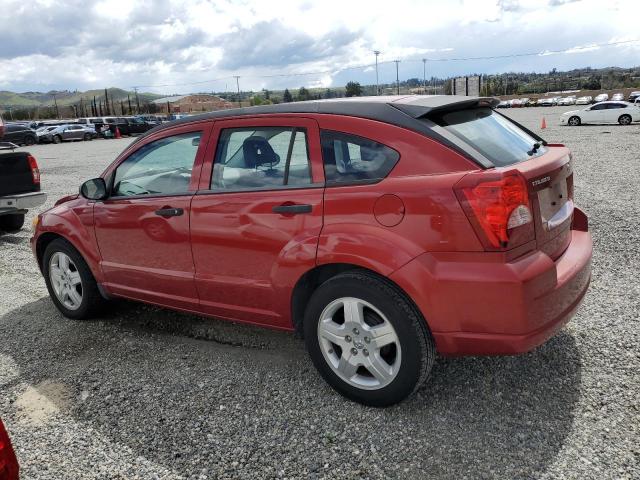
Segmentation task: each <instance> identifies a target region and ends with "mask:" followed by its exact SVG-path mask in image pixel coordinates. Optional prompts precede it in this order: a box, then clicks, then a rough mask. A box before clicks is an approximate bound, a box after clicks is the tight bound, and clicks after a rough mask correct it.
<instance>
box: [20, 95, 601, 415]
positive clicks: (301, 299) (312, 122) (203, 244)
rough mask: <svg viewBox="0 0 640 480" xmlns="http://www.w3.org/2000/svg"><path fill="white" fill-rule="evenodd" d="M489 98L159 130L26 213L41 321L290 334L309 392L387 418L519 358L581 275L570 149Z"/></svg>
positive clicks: (270, 114)
mask: <svg viewBox="0 0 640 480" xmlns="http://www.w3.org/2000/svg"><path fill="white" fill-rule="evenodd" d="M497 103H498V102H497V100H496V99H493V98H474V97H456V96H419V97H418V96H409V97H373V98H359V99H340V100H330V101H316V102H300V103H293V104H291V103H290V104H281V105H270V106H263V107H255V108H247V109H236V110H226V111H219V112H214V113H210V114H204V115H200V116H196V117H189V118H185V119H182V120H179V121H176V122H172V123H169V124H166V125H162V126H159V127H156V128H155V129H153V130H151V131H150V132H148V133H147V134H145V135H143V136H142V137H140V138H139V139H138V140H137V141H135V142H134V143H132V144H131V145H130V146H129V147H128V148H127V149H126V150H125V151H124V152H123V153H122V154H121V155H120V156H119V157H118V158H117V159H116V160H115V161H114V162H113V164H112V165H111V166H110V167H108V168H107V169H106V171H105V172H104V173H103V174H102V175H101V176H100V177H98V178H95V179H92V180H89V181H87V182H85V183H84V184H83V185H82V187H81V189H80V194H79V195H74V196H69V197H65V198H63V199H61V200H59V201H58V202H57V204H56V206H55V207H54V208H52V209H51V210H49V211H47V212H45V213H43V214H42V215H40V216H39V218H38V222H37V225H36V228H35V234H34V236H33V238H32V239H31V244H32V248H33V252H34V254H35V256H36V259H37V261H38V265H39V266H40V269H41V271H42V273H43V275H44V278H45V280H46V283H47V287H48V289H49V293H50V295H51V298H52V300H53V303H54V304H55V305H56V307H57V308H58V309H59V310H60V311H61V312H62V313H63V314H64V315H65V316H67V317H69V318H74V319H83V318H88V317H90V316H91V315H93V314H94V313H96V312H97V311H98V309H99V308H101V307H102V306H103V304H104V302H105V300H107V299H109V298H111V297H126V298H130V299H135V300H140V301H143V302H148V303H153V304H156V305H161V306H164V307H169V308H174V309H177V310H183V311H188V312H193V313H197V314H201V315H209V316H212V317H216V318H221V319H227V320H232V321H237V322H246V323H252V324H256V325H263V326H267V327H272V328H278V329H282V330H292V331H293V330H295V331H298V332H300V333H301V334H302V335H303V336H304V338H305V342H306V345H307V348H308V350H309V354H310V356H311V358H312V360H313V362H314V364H315V365H316V367H317V368H318V370H319V372H320V373H321V375H322V376H323V377H324V378H325V380H326V381H327V382H328V383H329V384H330V385H331V386H332V387H333V388H335V389H336V390H337V391H339V392H340V393H342V394H343V395H345V396H346V397H348V398H351V399H353V400H356V401H359V402H362V403H364V404H368V405H374V406H385V405H390V404H393V403H396V402H399V401H400V400H402V399H404V398H405V397H407V396H408V395H409V394H411V393H412V392H413V391H415V389H416V388H417V387H418V386H419V385H420V384H421V382H422V381H423V380H424V379H425V378H426V377H427V374H428V373H429V370H430V369H431V366H432V364H433V361H434V358H435V355H436V352H438V353H440V354H442V355H503V354H517V353H521V352H526V351H528V350H531V349H532V348H534V347H536V346H537V345H540V344H541V343H543V342H544V341H546V340H547V339H548V338H549V337H551V336H552V335H553V334H554V333H555V332H557V331H558V330H559V329H560V328H561V327H562V326H563V325H564V324H565V323H566V322H567V321H568V320H569V319H570V318H571V316H572V315H573V313H574V312H575V310H576V308H577V307H578V305H579V303H580V301H581V300H582V298H583V296H584V294H585V292H586V291H587V288H588V285H589V280H590V277H591V271H590V260H591V252H592V245H591V236H590V234H589V232H588V227H587V217H586V216H585V214H584V213H583V212H582V211H581V210H579V209H578V208H576V207H575V206H574V203H573V169H572V159H571V153H570V152H569V150H568V149H567V148H565V147H564V146H563V145H551V144H547V143H546V142H545V141H544V140H543V139H541V138H540V137H538V136H537V135H536V134H534V133H532V132H530V131H528V130H527V129H526V128H524V127H523V126H521V125H519V124H517V123H515V122H514V121H512V120H510V119H508V118H506V117H504V116H502V115H500V114H499V113H498V112H496V111H494V107H495V106H496V104H497Z"/></svg>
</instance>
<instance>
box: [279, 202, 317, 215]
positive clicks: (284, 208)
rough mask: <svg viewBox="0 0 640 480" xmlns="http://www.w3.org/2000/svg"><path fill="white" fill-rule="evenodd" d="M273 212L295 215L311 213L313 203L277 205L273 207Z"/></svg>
mask: <svg viewBox="0 0 640 480" xmlns="http://www.w3.org/2000/svg"><path fill="white" fill-rule="evenodd" d="M271 211H272V212H273V213H282V214H285V215H295V214H297V213H311V205H286V204H285V205H277V206H275V207H273V208H272V209H271Z"/></svg>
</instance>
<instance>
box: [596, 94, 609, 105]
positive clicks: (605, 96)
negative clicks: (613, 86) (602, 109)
mask: <svg viewBox="0 0 640 480" xmlns="http://www.w3.org/2000/svg"><path fill="white" fill-rule="evenodd" d="M593 100H594V101H595V102H596V103H598V102H606V101H607V100H609V94H608V93H601V94H600V95H596V98H594V99H593Z"/></svg>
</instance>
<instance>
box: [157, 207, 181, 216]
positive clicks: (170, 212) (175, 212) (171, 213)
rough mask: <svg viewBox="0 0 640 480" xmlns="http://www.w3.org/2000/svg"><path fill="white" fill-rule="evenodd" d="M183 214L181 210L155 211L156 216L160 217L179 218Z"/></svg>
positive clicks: (162, 209)
mask: <svg viewBox="0 0 640 480" xmlns="http://www.w3.org/2000/svg"><path fill="white" fill-rule="evenodd" d="M183 213H184V210H183V209H182V208H161V209H160V210H156V215H159V216H161V217H165V218H166V217H179V216H180V215H182V214H183Z"/></svg>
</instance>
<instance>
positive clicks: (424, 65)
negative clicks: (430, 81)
mask: <svg viewBox="0 0 640 480" xmlns="http://www.w3.org/2000/svg"><path fill="white" fill-rule="evenodd" d="M422 82H423V84H424V94H425V95H426V94H427V59H426V58H423V59H422Z"/></svg>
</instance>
